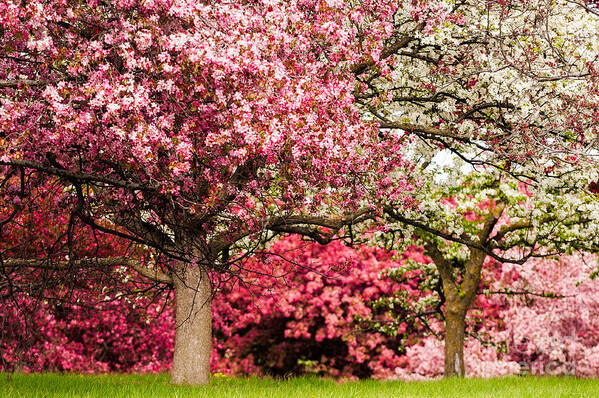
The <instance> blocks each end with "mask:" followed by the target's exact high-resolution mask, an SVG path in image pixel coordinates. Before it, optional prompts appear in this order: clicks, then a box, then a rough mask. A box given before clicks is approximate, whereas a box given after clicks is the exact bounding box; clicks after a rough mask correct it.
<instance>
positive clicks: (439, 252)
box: [380, 170, 599, 376]
mask: <svg viewBox="0 0 599 398" xmlns="http://www.w3.org/2000/svg"><path fill="white" fill-rule="evenodd" d="M570 177H571V178H570V181H569V182H568V183H564V182H562V181H560V180H554V181H552V183H549V182H548V181H544V183H543V184H539V185H536V186H535V185H532V184H529V185H527V184H524V183H522V182H519V181H518V180H517V179H515V178H513V177H511V176H510V175H509V174H506V173H505V172H490V173H487V174H484V173H477V174H469V175H466V176H462V177H461V178H460V177H459V176H457V175H450V176H449V177H448V181H445V182H441V183H438V184H432V183H431V185H429V187H428V189H424V190H422V191H421V192H423V197H422V198H420V199H421V200H419V201H418V202H419V207H418V209H417V210H416V211H414V210H402V209H399V208H397V207H393V206H387V208H386V212H387V214H388V216H389V217H390V219H392V220H394V221H396V222H399V223H400V224H401V226H400V227H399V229H398V230H393V229H392V230H391V231H390V232H388V233H386V234H384V236H386V237H387V238H390V239H391V240H392V241H393V239H394V238H395V236H396V235H395V234H396V233H397V232H399V233H401V234H402V235H404V236H410V235H411V234H413V235H412V236H414V237H415V238H416V240H417V242H418V243H420V244H422V245H423V246H424V248H425V253H426V254H427V255H428V256H429V257H430V258H431V259H432V260H433V263H434V266H435V268H436V272H435V274H437V272H438V275H437V276H436V277H437V278H438V295H439V296H438V299H435V297H429V299H428V301H426V302H423V303H422V305H421V307H422V311H424V313H431V312H434V311H432V310H433V309H437V310H439V309H440V308H441V306H442V305H444V311H443V312H444V321H445V375H446V376H453V375H458V376H464V374H465V364H464V359H463V357H464V352H463V350H464V338H465V327H466V325H465V320H466V313H467V312H468V310H469V308H470V307H471V305H472V303H473V302H474V300H475V298H476V296H477V294H478V290H479V284H480V282H481V275H482V270H483V265H484V264H485V261H487V260H496V261H499V262H502V263H516V264H523V263H525V262H526V261H527V260H528V259H530V258H536V257H547V256H554V255H556V254H559V253H564V252H572V251H573V250H592V251H595V250H597V247H598V245H599V231H598V230H597V225H598V223H597V217H598V216H599V207H598V206H599V204H598V203H597V201H596V198H595V197H594V196H593V195H589V194H588V192H585V190H586V189H587V188H588V186H589V183H590V182H591V181H594V179H595V178H596V176H595V172H594V171H588V170H586V171H585V170H574V171H572V172H571V174H570ZM424 196H428V198H425V197H424ZM410 228H413V229H411V230H410ZM398 271H399V270H398ZM405 271H406V270H401V272H400V274H401V273H403V272H405ZM408 271H409V270H408ZM392 276H393V275H392ZM433 283H434V282H433ZM394 302H395V300H394V299H391V300H387V301H383V302H381V303H380V305H382V306H385V305H386V306H389V305H391V306H392V305H393V304H394Z"/></svg>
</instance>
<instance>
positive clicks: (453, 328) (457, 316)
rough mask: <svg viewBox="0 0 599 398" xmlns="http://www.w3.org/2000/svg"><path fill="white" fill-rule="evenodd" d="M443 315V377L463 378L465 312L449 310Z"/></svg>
mask: <svg viewBox="0 0 599 398" xmlns="http://www.w3.org/2000/svg"><path fill="white" fill-rule="evenodd" d="M451 307H452V306H451V305H450V304H449V303H448V309H447V311H446V314H445V377H453V376H457V377H464V376H465V375H466V365H465V364H464V334H465V331H466V310H463V309H461V308H460V309H456V308H451Z"/></svg>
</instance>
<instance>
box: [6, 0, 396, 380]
mask: <svg viewBox="0 0 599 398" xmlns="http://www.w3.org/2000/svg"><path fill="white" fill-rule="evenodd" d="M0 8H1V9H0V11H1V12H2V21H1V24H2V25H1V26H2V30H1V34H0V48H1V49H2V50H1V53H0V62H1V63H2V68H0V70H1V72H0V73H1V74H2V75H1V76H0V79H2V80H1V81H0V97H1V99H2V104H1V105H0V167H1V176H2V181H3V182H2V188H3V190H4V192H5V193H6V201H5V202H4V203H6V204H11V205H13V206H14V208H15V210H14V212H13V211H9V212H8V214H9V216H8V218H7V219H6V220H3V225H4V228H8V227H9V223H8V221H9V220H11V219H14V216H13V214H17V213H18V212H19V211H21V210H22V208H21V207H20V203H19V201H20V200H22V199H23V198H24V197H26V196H28V195H31V193H32V192H33V190H35V189H36V187H39V186H47V185H56V186H59V187H60V188H59V189H57V190H54V191H49V193H55V194H56V195H57V197H59V198H60V200H61V205H62V206H63V207H62V209H63V211H65V214H68V215H69V217H70V219H72V220H74V222H73V223H71V224H69V225H74V223H75V224H76V223H82V224H85V225H87V226H89V227H91V228H92V229H94V230H96V231H99V232H103V233H109V234H113V235H116V236H118V237H120V238H123V239H127V240H129V241H131V242H134V243H135V244H137V245H139V246H140V248H141V249H145V248H150V249H152V250H154V251H155V254H154V256H155V259H157V260H158V261H157V263H156V264H152V263H150V265H149V266H148V265H147V264H139V262H138V261H137V259H136V258H134V257H129V258H123V257H120V258H116V259H115V258H104V259H102V260H101V261H100V259H93V262H94V263H97V262H98V261H100V262H103V263H106V264H112V265H115V264H117V263H119V264H124V265H128V266H130V267H133V268H135V269H137V270H138V271H140V272H141V273H142V274H143V275H145V276H147V277H150V278H152V279H154V280H156V281H158V282H161V283H166V284H172V285H173V286H174V288H175V292H176V301H177V319H178V321H177V323H178V328H177V337H176V343H175V347H176V348H175V355H174V362H173V381H174V382H177V383H191V384H193V383H206V382H208V380H209V356H210V351H211V349H210V344H211V337H210V335H211V333H210V324H211V321H210V305H209V302H210V298H211V291H210V278H211V277H214V276H215V275H217V274H218V273H220V272H227V273H229V274H235V273H236V272H237V271H238V269H236V268H235V264H236V263H237V260H238V259H239V258H240V257H243V256H244V253H245V252H247V251H251V250H252V249H253V248H254V246H255V242H259V241H261V240H263V239H267V238H269V237H270V236H269V234H271V233H279V232H297V233H301V234H304V235H307V236H310V237H312V238H313V239H315V240H317V241H319V242H321V243H325V242H327V241H328V240H329V239H330V236H331V235H332V234H334V233H335V232H336V231H337V230H338V229H340V228H341V227H342V226H344V225H347V224H352V223H354V222H356V221H358V220H359V219H360V218H362V217H364V216H365V211H363V210H360V207H359V206H358V203H359V200H361V198H362V197H363V195H364V193H365V192H366V191H367V190H368V189H369V188H371V187H377V186H378V185H377V180H378V179H379V176H382V175H384V174H385V170H386V169H391V168H394V167H397V166H398V164H399V163H400V160H401V156H400V154H401V151H400V150H399V144H396V143H392V144H387V143H383V144H381V143H378V142H377V140H376V131H375V129H374V128H373V125H372V124H370V123H365V122H362V121H361V119H360V118H359V113H358V110H357V108H356V107H355V105H354V98H353V90H354V83H355V74H354V72H352V70H351V67H350V66H351V65H364V68H368V67H370V65H371V58H372V57H371V55H370V54H371V53H377V52H380V51H381V48H385V46H386V45H387V44H386V40H385V38H387V37H389V36H390V35H391V33H392V31H393V17H392V16H393V12H394V11H395V10H396V9H397V5H396V4H394V3H393V2H380V3H378V2H375V3H370V2H365V3H364V4H357V5H355V7H354V6H350V5H349V4H344V3H336V2H326V1H293V2H282V3H277V2H269V1H264V2H233V3H214V4H212V3H205V2H202V1H195V0H193V1H192V0H189V1H187V0H177V1H166V0H161V1H129V0H117V1H105V0H98V1H89V2H64V1H58V0H56V1H50V2H48V1H32V2H21V1H8V2H4V3H3V4H2V5H1V6H0ZM348 18H349V19H348ZM352 20H355V21H356V22H355V24H352V23H351V21H352ZM356 24H364V26H367V29H366V30H362V29H359V28H358V27H357V26H356ZM358 39H359V41H360V43H361V45H360V46H356V45H355V44H356V40H358ZM383 153H387V155H386V157H385V160H386V162H379V161H377V159H382V154H383ZM394 153H396V154H397V155H396V156H395V155H393V156H391V157H389V154H394ZM378 167H382V168H381V169H380V170H378ZM332 188H334V189H332ZM401 190H402V188H401V187H400V188H398V191H401ZM339 202H343V203H344V206H343V209H342V210H341V209H340V208H339V206H334V204H335V203H339ZM5 221H6V222H5ZM320 227H322V228H325V229H324V230H323V229H319V228H320ZM69 228H70V227H69ZM68 230H69V231H70V229H68ZM66 235H68V236H72V234H71V233H70V232H68V233H67V234H66ZM46 254H47V253H46ZM91 262H92V260H90V259H89V258H78V259H77V258H71V257H70V256H69V257H68V258H67V257H66V255H64V254H61V255H58V256H56V255H54V256H44V257H43V258H42V256H38V257H34V258H12V259H10V258H6V259H5V260H3V263H4V265H5V266H11V267H16V266H19V265H21V266H32V265H35V266H42V265H47V266H55V267H56V266H63V265H65V266H69V267H87V266H89V264H90V263H91ZM161 264H163V265H161ZM144 267H145V268H144ZM213 271H214V272H215V273H214V272H213Z"/></svg>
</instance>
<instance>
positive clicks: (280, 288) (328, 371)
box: [213, 238, 422, 378]
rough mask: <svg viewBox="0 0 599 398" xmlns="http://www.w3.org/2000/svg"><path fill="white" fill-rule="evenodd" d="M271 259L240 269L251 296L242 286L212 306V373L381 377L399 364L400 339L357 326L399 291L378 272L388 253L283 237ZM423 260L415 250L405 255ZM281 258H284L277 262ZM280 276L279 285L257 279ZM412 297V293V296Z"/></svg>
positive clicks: (390, 260)
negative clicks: (375, 304) (245, 274)
mask: <svg viewBox="0 0 599 398" xmlns="http://www.w3.org/2000/svg"><path fill="white" fill-rule="evenodd" d="M270 251H271V252H272V253H275V254H276V255H277V256H280V257H277V256H269V257H264V258H260V257H258V258H256V259H254V260H252V261H250V262H249V263H248V264H247V266H246V269H248V270H250V271H253V272H255V274H254V276H253V277H252V273H251V272H250V273H249V278H250V279H249V284H250V285H251V286H252V291H253V292H254V294H255V295H254V296H252V295H249V294H248V292H247V291H246V290H245V289H244V288H242V287H240V286H234V287H233V288H231V289H229V290H227V291H225V292H222V293H224V294H220V295H218V296H217V297H216V299H215V302H214V327H215V331H216V333H217V334H216V336H215V337H216V338H215V352H214V355H213V368H214V370H215V371H218V372H223V373H229V374H231V373H232V374H269V375H277V376H285V375H290V374H301V373H307V372H308V373H317V374H321V375H330V376H334V377H349V378H355V377H375V378H387V377H390V376H392V375H393V374H394V369H395V368H397V367H398V366H400V365H401V364H402V361H403V359H402V356H401V353H402V351H403V347H402V345H401V340H400V339H398V338H395V337H390V336H386V335H384V334H382V333H379V332H372V331H371V330H368V329H367V328H364V327H361V326H362V325H360V324H359V323H358V322H356V319H360V318H367V317H368V316H369V315H370V314H371V312H372V309H371V308H370V307H369V305H368V303H369V302H371V301H373V300H375V299H377V298H380V297H382V296H385V295H390V294H393V293H394V292H395V291H397V290H400V289H405V290H410V289H411V287H410V286H400V285H399V284H396V283H394V282H393V281H391V280H389V279H387V278H380V277H379V274H380V273H381V272H382V271H383V270H385V269H386V268H389V267H390V266H393V265H396V262H395V261H394V259H393V255H392V254H390V253H388V252H386V251H384V250H382V249H376V248H370V247H366V246H362V247H360V249H359V250H354V249H352V248H349V247H347V246H344V245H343V244H341V243H339V242H333V243H331V244H329V245H327V246H320V245H317V244H311V243H305V242H302V241H301V240H299V239H298V238H286V239H283V240H281V241H279V242H277V243H276V244H274V245H273V247H271V248H270ZM408 255H409V256H414V257H422V254H421V253H420V252H419V251H418V250H411V251H410V252H409V253H408V254H406V256H408ZM282 257H285V260H284V259H282ZM273 270H275V271H274V273H275V274H278V275H280V278H279V279H278V281H277V283H273V281H272V280H271V279H270V278H268V277H264V276H263V273H272V271H273ZM417 293H418V291H417V290H415V289H414V294H417Z"/></svg>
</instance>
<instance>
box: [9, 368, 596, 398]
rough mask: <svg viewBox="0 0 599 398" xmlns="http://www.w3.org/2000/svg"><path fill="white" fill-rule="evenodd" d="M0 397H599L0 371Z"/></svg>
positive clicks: (582, 386) (589, 392)
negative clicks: (188, 382) (180, 383)
mask: <svg viewBox="0 0 599 398" xmlns="http://www.w3.org/2000/svg"><path fill="white" fill-rule="evenodd" d="M0 397H2V398H13V397H61V398H67V397H111V398H112V397H128V398H129V397H131V398H137V397H149V398H158V397H211V398H218V397H260V398H268V397H273V398H274V397H282V398H301V397H307V398H321V397H323V398H326V397H343V398H350V397H356V398H358V397H359V398H362V397H392V398H400V397H444V398H445V397H460V398H465V397H493V398H497V397H506V398H520V397H539V398H549V397H599V380H585V379H576V378H548V377H544V378H535V377H516V378H511V377H510V378H505V379H490V380H482V379H466V380H458V379H452V380H441V381H430V382H410V383H402V382H399V381H389V382H379V381H374V380H367V381H361V382H346V383H337V382H335V381H332V380H325V379H318V378H297V379H289V380H284V381H278V380H271V379H257V378H249V379H244V378H226V377H215V378H214V379H213V381H212V384H211V385H210V386H208V387H174V386H171V385H169V382H168V376H167V375H144V376H139V375H102V376H84V375H58V374H41V375H25V374H15V375H12V376H11V377H10V379H9V378H8V377H7V375H5V374H0Z"/></svg>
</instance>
